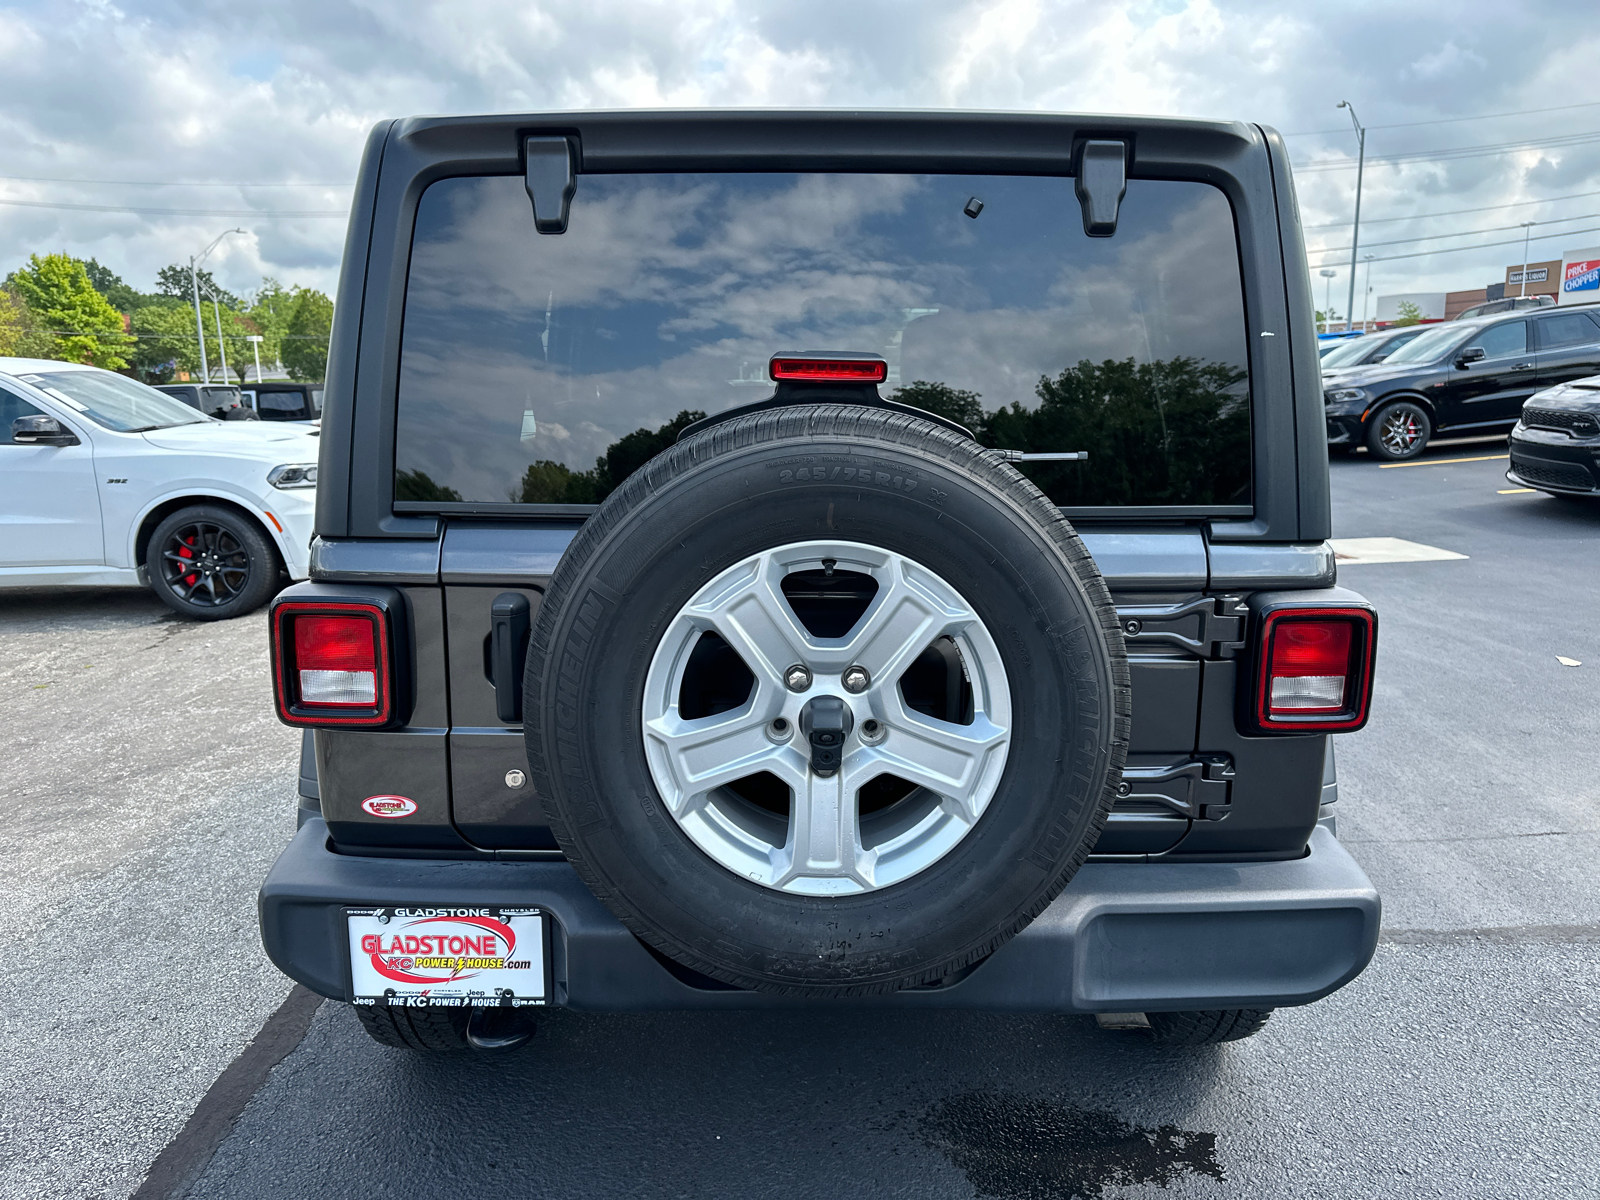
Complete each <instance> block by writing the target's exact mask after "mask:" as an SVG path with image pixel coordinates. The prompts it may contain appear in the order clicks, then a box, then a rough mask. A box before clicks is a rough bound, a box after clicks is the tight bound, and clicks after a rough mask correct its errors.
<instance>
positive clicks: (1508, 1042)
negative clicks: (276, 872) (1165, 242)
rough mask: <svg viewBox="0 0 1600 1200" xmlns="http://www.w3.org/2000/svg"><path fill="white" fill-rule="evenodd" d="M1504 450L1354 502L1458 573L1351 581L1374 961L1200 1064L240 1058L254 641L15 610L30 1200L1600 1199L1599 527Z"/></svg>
mask: <svg viewBox="0 0 1600 1200" xmlns="http://www.w3.org/2000/svg"><path fill="white" fill-rule="evenodd" d="M1504 453H1505V450H1504V444H1503V443H1500V444H1498V445H1496V444H1494V443H1475V444H1467V445H1456V446H1445V447H1438V448H1436V449H1434V450H1431V451H1430V452H1429V454H1428V455H1427V456H1426V457H1425V458H1424V459H1423V460H1421V461H1420V462H1419V463H1418V464H1417V465H1408V466H1405V467H1399V468H1381V467H1379V466H1378V464H1376V463H1374V462H1372V461H1371V460H1369V459H1368V458H1367V456H1365V455H1356V456H1353V457H1351V458H1349V459H1339V460H1336V461H1335V462H1334V463H1333V481H1334V482H1333V487H1334V512H1335V534H1336V536H1338V537H1341V538H1360V537H1398V538H1404V539H1407V540H1410V541H1415V542H1419V543H1423V544H1425V545H1429V546H1435V547H1440V548H1442V549H1446V550H1451V551H1454V552H1456V553H1460V554H1464V555H1466V556H1467V557H1466V558H1464V559H1455V560H1448V561H1423V562H1409V563H1407V562H1401V563H1381V564H1378V563H1373V564H1365V563H1362V564H1348V565H1345V566H1343V567H1341V571H1340V582H1341V583H1343V584H1344V585H1346V586H1349V587H1352V588H1355V589H1357V590H1358V591H1361V592H1363V593H1365V594H1366V595H1367V596H1368V597H1370V598H1371V599H1372V600H1374V601H1375V602H1376V604H1377V605H1378V608H1379V612H1380V620H1381V631H1380V637H1379V658H1378V675H1377V679H1378V683H1377V693H1376V698H1375V703H1374V715H1373V719H1372V722H1371V724H1370V725H1369V727H1368V728H1367V729H1366V730H1364V731H1362V732H1361V733H1359V734H1355V735H1351V736H1347V737H1343V738H1340V739H1339V741H1338V761H1339V775H1340V800H1339V815H1340V826H1339V832H1340V835H1341V837H1342V838H1343V839H1344V840H1345V841H1346V843H1347V844H1348V845H1349V846H1350V848H1351V850H1352V853H1354V854H1355V856H1356V857H1357V858H1358V859H1359V860H1360V861H1361V862H1362V864H1363V865H1364V866H1365V867H1366V868H1367V870H1368V872H1369V873H1370V874H1371V875H1372V877H1373V879H1374V881H1375V882H1376V883H1377V884H1378V886H1379V888H1380V890H1381V891H1382V892H1383V895H1384V902H1385V933H1384V940H1383V943H1382V944H1381V945H1380V947H1379V950H1378V954H1377V957H1376V959H1375V960H1374V962H1373V964H1372V966H1371V967H1370V968H1369V969H1368V970H1367V972H1366V973H1365V974H1364V975H1363V976H1362V977H1361V978H1360V979H1358V980H1357V981H1356V982H1355V983H1353V984H1352V985H1350V986H1349V987H1347V988H1346V989H1344V990H1343V991H1341V992H1339V993H1336V994H1335V995H1333V996H1331V997H1329V998H1328V999H1326V1000H1324V1001H1322V1002H1320V1003H1318V1004H1315V1005H1311V1006H1309V1007H1306V1008H1302V1009H1294V1010H1283V1011H1280V1012H1279V1013H1278V1014H1276V1015H1275V1017H1274V1018H1273V1020H1272V1022H1271V1024H1270V1025H1269V1026H1268V1027H1267V1029H1266V1030H1265V1031H1264V1032H1263V1033H1262V1034H1260V1035H1258V1036H1257V1037H1255V1038H1252V1039H1250V1040H1248V1041H1245V1042H1241V1043H1237V1044H1234V1045H1230V1046H1223V1047H1217V1048H1212V1049H1207V1050H1200V1051H1185V1052H1176V1053H1175V1052H1163V1051H1159V1050H1157V1049H1156V1048H1155V1047H1153V1046H1152V1045H1150V1044H1149V1043H1148V1042H1147V1041H1146V1040H1145V1039H1144V1038H1143V1036H1142V1035H1140V1034H1138V1033H1113V1032H1108V1031H1101V1030H1099V1029H1097V1028H1096V1027H1095V1025H1094V1023H1093V1022H1092V1021H1090V1020H1087V1019H1083V1018H1047V1017H1002V1016H995V1015H991V1014H981V1013H937V1014H917V1015H916V1016H911V1015H909V1014H887V1013H839V1012H815V1013H734V1014H654V1015H633V1016H625V1017H618V1016H593V1015H586V1014H577V1013H569V1012H552V1013H550V1014H547V1016H546V1018H545V1019H544V1020H543V1022H542V1023H541V1028H540V1032H539V1034H538V1036H537V1037H536V1038H535V1039H534V1041H533V1042H532V1043H531V1044H530V1045H529V1046H527V1047H526V1048H524V1049H522V1050H519V1051H517V1052H515V1053H513V1054H510V1055H506V1056H504V1057H499V1058H483V1057H475V1056H470V1055H464V1056H461V1057H453V1058H427V1057H418V1056H414V1055H411V1054H407V1053H404V1052H399V1051H390V1050H386V1049H384V1048H382V1047H379V1046H377V1045H375V1044H373V1043H371V1042H370V1041H368V1040H367V1039H366V1037H365V1036H364V1035H363V1034H362V1033H361V1031H360V1028H359V1026H358V1025H357V1023H356V1022H355V1020H354V1018H353V1016H352V1015H351V1014H350V1012H349V1011H348V1010H346V1009H345V1008H344V1007H343V1006H342V1005H337V1004H324V1005H321V1006H320V1008H316V1009H315V1011H314V1014H313V1013H312V1006H311V1005H308V1004H304V1003H298V1002H297V1001H296V1000H291V1001H290V1003H289V1004H288V1005H287V1006H286V1007H285V1008H284V1009H282V1010H279V1015H278V1016H276V1017H273V1018H272V1019H271V1020H270V1021H268V1023H267V1026H266V1030H265V1031H264V1033H263V1036H262V1039H260V1040H258V1042H257V1043H256V1044H255V1045H254V1046H252V1047H251V1048H250V1049H249V1050H247V1051H246V1052H245V1054H244V1055H243V1056H241V1057H240V1058H239V1059H237V1060H235V1056H236V1055H238V1054H239V1052H240V1049H241V1047H244V1046H245V1044H246V1043H247V1042H248V1041H249V1039H250V1038H251V1036H252V1034H255V1033H256V1031H257V1030H258V1029H261V1028H262V1023H263V1021H264V1020H266V1019H267V1016H268V1014H269V1013H272V1012H273V1011H274V1009H276V1008H277V1006H278V1004H279V1003H280V1001H282V1000H283V998H284V997H285V995H287V994H288V993H289V988H288V985H287V982H286V981H284V980H283V979H282V978H281V977H279V976H277V975H276V973H275V972H274V971H273V970H272V969H271V967H270V966H269V965H267V964H266V963H265V961H264V959H263V958H262V956H261V953H260V949H259V943H258V942H257V941H256V938H255V932H254V907H253V897H254V889H255V887H256V885H257V883H258V882H259V880H260V877H261V875H262V874H263V873H264V871H265V869H266V867H267V866H268V864H269V863H270V861H271V859H272V858H273V856H274V855H275V854H276V853H277V851H278V850H279V849H280V848H281V846H282V845H283V844H284V842H286V840H287V838H288V836H289V834H290V832H291V830H292V826H293V803H294V801H293V793H294V782H293V765H294V751H295V736H294V734H293V733H292V732H291V731H289V730H286V729H283V728H282V727H281V726H279V725H277V723H276V721H275V720H274V719H273V718H272V716H271V713H270V707H269V697H268V694H267V683H266V664H265V654H264V642H265V637H264V633H265V631H264V628H263V622H262V620H261V618H260V617H259V616H257V617H251V618H245V619H242V620H239V621H235V622H229V623H226V624H224V625H216V626H189V625H177V624H176V623H173V622H169V621H166V620H165V619H164V617H163V611H162V610H161V609H160V608H159V606H158V605H157V604H156V603H155V602H154V601H153V600H147V599H145V598H144V597H142V596H138V595H128V594H125V595H116V594H111V593H96V594H90V595H82V594H79V595H69V594H67V593H55V594H53V595H47V594H43V593H41V594H38V595H36V596H33V597H27V596H23V597H18V596H17V595H16V594H13V595H11V596H6V595H5V594H4V593H0V637H3V638H4V641H5V644H6V645H7V647H8V649H9V650H10V651H11V652H10V653H9V654H8V655H6V656H5V659H4V661H3V662H0V697H4V701H3V703H4V706H5V709H6V718H7V719H6V724H7V728H8V733H9V734H10V737H11V742H12V751H13V753H12V756H11V767H12V769H11V771H9V772H8V773H7V775H6V777H5V779H4V782H3V783H0V788H3V792H0V796H3V800H0V803H3V805H4V810H3V811H4V812H5V815H6V822H5V828H4V829H3V830H0V838H4V839H5V840H4V843H3V846H4V850H5V854H4V856H3V858H0V871H3V872H4V874H3V875H0V880H3V881H4V883H5V885H6V887H7V895H8V899H9V901H10V905H11V911H12V914H13V919H12V930H13V936H12V938H11V939H8V941H7V942H6V943H5V944H4V946H3V948H0V954H3V955H5V962H6V964H7V966H6V972H5V973H6V977H7V979H8V982H9V985H10V989H9V990H10V999H9V1000H8V1003H7V1004H6V1006H5V1012H4V1016H3V1019H4V1026H3V1028H4V1039H5V1040H4V1052H3V1054H0V1062H3V1064H4V1065H3V1066H0V1139H4V1142H5V1144H6V1146H7V1151H6V1153H5V1154H4V1155H3V1162H0V1196H24V1195H26V1196H37V1195H63V1196H96V1197H99V1196H106V1197H112V1196H117V1197H120V1196H126V1195H128V1194H130V1193H131V1192H132V1191H134V1190H135V1189H136V1188H138V1187H139V1185H140V1180H141V1178H143V1176H144V1173H145V1171H146V1169H147V1168H148V1167H149V1166H150V1164H151V1163H152V1161H156V1156H157V1152H158V1151H160V1150H161V1148H162V1147H163V1146H165V1145H168V1143H169V1142H170V1141H171V1139H172V1138H173V1137H174V1135H175V1134H177V1133H178V1130H179V1129H180V1128H181V1127H183V1126H184V1124H185V1121H189V1122H190V1125H189V1127H188V1131H187V1133H186V1134H185V1135H184V1136H185V1138H187V1139H188V1140H187V1141H185V1140H184V1139H180V1141H179V1143H178V1144H177V1145H175V1146H173V1147H171V1148H169V1149H168V1151H167V1153H166V1154H164V1155H163V1156H162V1157H161V1159H160V1160H159V1162H158V1166H159V1170H158V1171H157V1172H156V1174H154V1175H152V1177H151V1181H150V1184H149V1185H148V1186H147V1187H146V1188H145V1190H144V1192H143V1193H142V1194H144V1195H158V1194H170V1195H188V1196H192V1197H230V1198H232V1197H256V1196H261V1197H267V1196H272V1197H280V1196H286V1195H308V1194H317V1195H324V1196H345V1195H352V1196H353V1195H370V1196H394V1197H406V1198H411V1197H433V1196H438V1197H445V1196H460V1195H474V1196H479V1195H481V1196H540V1197H569V1196H570V1197H579V1196H582V1197H593V1196H630V1197H631V1196H651V1197H654V1196H661V1197H667V1196H692V1197H721V1196H730V1197H731V1196H740V1197H749V1196H767V1195H772V1196H778V1195H782V1196H801V1197H803V1196H829V1197H832V1196H839V1195H857V1194H859V1195H866V1194H874V1195H884V1196H908V1197H910V1196H917V1197H942V1196H950V1197H973V1196H985V1197H988V1196H993V1197H1001V1198H1004V1200H1024V1198H1025V1200H1065V1198H1067V1197H1074V1196H1083V1197H1101V1196H1104V1197H1168V1196H1184V1197H1188V1196H1195V1197H1222V1196H1230V1197H1231V1196H1274V1197H1275V1196H1317V1197H1363V1198H1368V1197H1372V1196H1472V1197H1478V1196H1483V1197H1520V1196H1538V1197H1554V1196H1563V1197H1564V1196H1573V1197H1578V1196H1585V1197H1587V1196H1593V1195H1595V1194H1596V1180H1597V1179H1600V1108H1597V1106H1596V1105H1595V1103H1594V1093H1595V1084H1594V1080H1595V1079H1596V1078H1600V999H1597V998H1596V983H1597V981H1600V872H1596V871H1595V869H1594V863H1595V861H1596V857H1597V851H1600V779H1597V778H1596V776H1595V773H1594V771H1593V763H1594V761H1595V757H1594V750H1593V747H1594V746H1595V745H1596V744H1597V739H1600V704H1597V703H1596V700H1597V691H1600V689H1597V686H1596V681H1597V680H1600V618H1597V617H1596V615H1595V610H1596V605H1595V604H1594V597H1595V596H1596V594H1597V590H1600V553H1597V551H1600V505H1588V504H1573V503H1568V502H1563V501H1558V500H1555V499H1551V498H1549V497H1545V496H1541V495H1538V494H1531V495H1530V494H1518V493H1509V490H1510V489H1511V488H1512V485H1511V484H1509V483H1506V482H1505V481H1504V478H1503V472H1504V469H1505V465H1506V464H1505V461H1504V460H1503V459H1499V458H1496V457H1495V456H1497V455H1503V454H1504ZM1462 459H1471V460H1474V461H1458V460H1462ZM1502 493H1509V494H1502ZM1558 656H1560V658H1566V659H1568V660H1570V661H1573V662H1579V663H1581V664H1582V665H1581V666H1576V667H1573V666H1566V665H1563V664H1562V663H1561V661H1560V658H1558ZM80 660H81V661H80ZM87 663H92V664H95V665H94V666H92V667H90V666H85V665H84V664H87ZM96 672H99V673H98V674H97V673H96ZM40 684H46V685H48V686H44V687H40V686H38V685H40ZM308 1017H309V1021H307V1018H308ZM302 1028H304V1029H305V1032H304V1034H303V1036H302V1034H301V1029H302ZM274 1034H276V1037H277V1041H276V1042H275V1043H273V1044H274V1045H276V1049H272V1050H271V1053H270V1054H267V1056H266V1057H263V1054H266V1051H265V1050H263V1049H262V1047H263V1046H266V1045H267V1044H268V1043H271V1042H272V1041H273V1035H274ZM269 1049H270V1047H269ZM279 1056H282V1058H281V1062H277V1058H278V1057H279ZM230 1061H233V1062H234V1067H233V1068H232V1069H230V1071H229V1072H228V1073H227V1074H223V1072H224V1068H225V1067H227V1066H228V1064H229V1062H230ZM273 1062H276V1066H275V1067H274V1066H272V1063H273ZM252 1064H253V1065H252ZM219 1075H221V1076H222V1077H223V1083H222V1084H218V1085H217V1086H216V1087H215V1088H213V1089H212V1091H211V1092H210V1093H209V1094H208V1092H207V1089H208V1088H209V1087H211V1086H212V1083H213V1080H216V1079H217V1078H218V1077H219ZM197 1106H198V1111H197ZM241 1109H242V1111H240V1110H241ZM235 1112H238V1117H237V1120H236V1121H234V1120H233V1116H234V1113H235ZM208 1114H209V1116H210V1119H211V1122H212V1127H213V1128H214V1130H215V1133H216V1134H218V1135H221V1136H220V1142H219V1140H218V1137H216V1136H210V1137H208V1136H205V1130H204V1126H205V1125H206V1118H207V1117H208ZM230 1122H231V1124H230ZM213 1148H214V1153H213ZM157 1185H159V1189H164V1190H159V1189H158V1186H157Z"/></svg>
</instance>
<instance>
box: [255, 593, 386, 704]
mask: <svg viewBox="0 0 1600 1200" xmlns="http://www.w3.org/2000/svg"><path fill="white" fill-rule="evenodd" d="M272 643H273V645H272V658H273V674H274V676H275V677H276V678H275V684H276V692H277V700H278V716H279V718H280V719H281V720H283V721H284V722H286V723H287V724H290V725H383V724H386V723H387V722H388V720H389V718H390V715H391V711H392V694H391V693H392V690H393V689H392V684H391V680H392V677H393V671H392V664H391V663H390V660H389V629H388V616H387V614H386V613H385V612H384V611H383V609H381V608H379V607H378V606H377V605H373V604H355V603H337V602H335V603H318V602H314V601H285V602H283V603H280V604H279V605H278V606H277V607H276V608H275V609H274V610H273V613H272Z"/></svg>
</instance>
